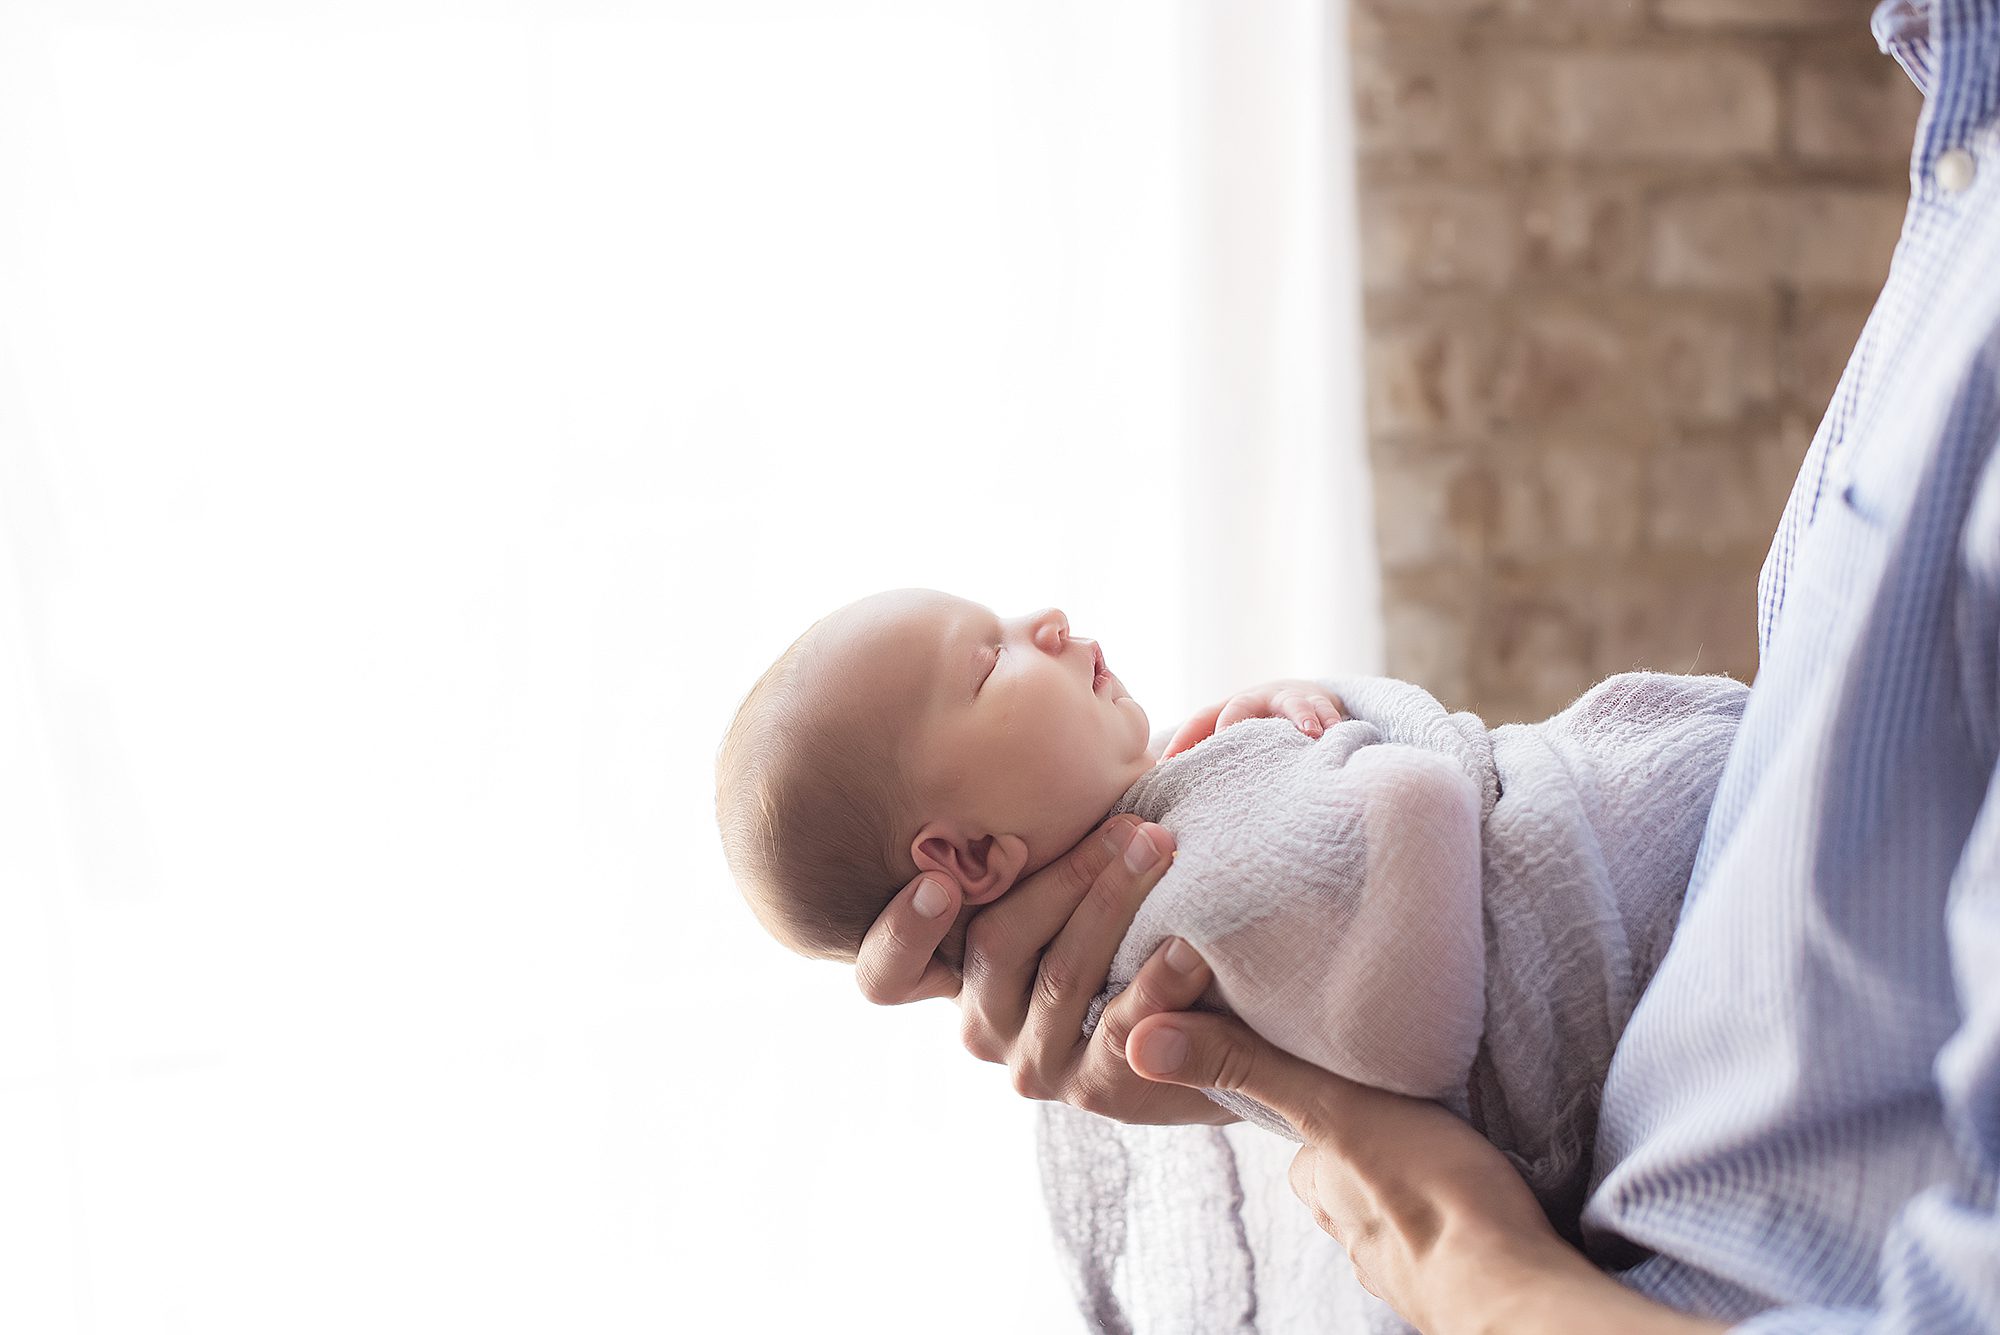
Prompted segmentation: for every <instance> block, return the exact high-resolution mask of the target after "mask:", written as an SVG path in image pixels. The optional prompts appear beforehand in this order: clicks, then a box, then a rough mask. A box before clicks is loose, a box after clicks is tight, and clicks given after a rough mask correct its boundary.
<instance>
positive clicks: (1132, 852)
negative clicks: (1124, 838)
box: [1125, 825, 1160, 871]
mask: <svg viewBox="0 0 2000 1335" xmlns="http://www.w3.org/2000/svg"><path fill="white" fill-rule="evenodd" d="M1159 860H1160V850H1159V849H1157V848H1155V847H1153V839H1152V836H1151V835H1149V834H1147V833H1146V827H1145V826H1143V825H1142V826H1140V827H1139V828H1138V829H1136V830H1134V831H1132V842H1131V843H1129V844H1127V845H1125V865H1126V866H1127V867H1129V868H1131V869H1132V870H1133V871H1144V870H1146V868H1148V867H1150V866H1152V865H1153V864H1154V863H1155V862H1158V861H1159Z"/></svg>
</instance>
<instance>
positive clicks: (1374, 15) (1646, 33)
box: [1350, 0, 1921, 721]
mask: <svg viewBox="0 0 2000 1335" xmlns="http://www.w3.org/2000/svg"><path fill="white" fill-rule="evenodd" d="M1350 3H1351V14H1352V22H1353V47H1352V50H1353V61H1354V93H1355V111H1356V131H1357V135H1356V138H1357V147H1358V152H1359V161H1358V171H1359V177H1358V187H1359V208H1360V217H1361V253H1362V266H1363V271H1364V285H1365V294H1364V311H1365V323H1366V333H1365V342H1366V347H1367V360H1368V367H1367V383H1368V403H1367V419H1368V434H1369V448H1370V456H1371V460H1372V463H1373V466H1374V471H1375V483H1376V518H1377V528H1378V533H1379V540H1380V547H1381V555H1382V566H1383V603H1384V609H1383V610H1384V614H1385V619H1386V623H1387V637H1388V638H1387V650H1388V670H1389V671H1390V672H1391V673H1394V674H1395V675H1398V676H1403V677H1408V678H1409V679H1411V680H1413V681H1417V682H1421V683H1423V684H1424V685H1426V686H1428V687H1429V688H1431V689H1432V690H1433V691H1435V692H1436V693H1437V694H1438V695H1439V696H1440V697H1441V698H1442V699H1444V700H1445V701H1446V702H1447V703H1449V704H1452V705H1453V706H1455V707H1465V708H1471V709H1475V710H1477V711H1479V712H1480V713H1481V714H1482V715H1484V716H1486V717H1487V718H1489V719H1492V720H1496V721H1497V720H1503V719H1512V718H1539V717H1542V716H1544V715H1546V714H1548V713H1549V712H1551V711H1552V710H1554V709H1556V708H1559V707H1560V706H1561V705H1563V704H1564V703H1565V702H1567V701H1568V700H1569V699H1571V698H1572V697H1573V696H1574V695H1575V694H1576V693H1577V691H1579V690H1580V689H1582V688H1583V687H1584V686H1586V685H1588V684H1589V683H1591V682H1592V681H1595V680H1598V679H1599V678H1601V677H1604V676H1606V675H1608V674H1610V673H1613V672H1621V671H1625V670H1628V669H1630V668H1634V667H1651V668H1658V669H1662V670H1666V671H1677V672H1685V671H1690V670H1692V671H1701V672H1727V673H1730V674H1731V675H1734V676H1737V677H1740V678H1741V679H1743V680H1746V681H1747V680H1749V679H1750V677H1751V676H1752V675H1754V673H1755V671H1756V582H1757V569H1758V566H1759V564H1760V563H1761V561H1762V558H1763V553H1764V548H1765V546H1766V544H1767V543H1768V541H1769V539H1770V535H1771V530H1772V528H1773V526H1774V525H1775V523H1776V521H1777V517H1778V513H1779V511H1780V510H1781V509H1782V508H1783V504H1784V498H1785V495H1786V492H1787V491H1788V489H1789V487H1790V485H1791V479H1792V476H1793V474H1794V472H1795V471H1796V470H1797V468H1798V463H1799V460H1800V459H1801V458H1802V457H1803V456H1804V454H1805V449H1806V446H1807V444H1808V443H1809V442H1810V441H1811V438H1812V432H1813V428H1814V427H1815V426H1816V425H1817V424H1818V421H1819V418H1820V415H1821V413H1822V412H1823V411H1824V409H1825V407H1826V404H1827V401H1828V399H1829V398H1830V397H1831V395H1832V391H1833V386H1834V382H1835V380H1836V379H1838V377H1839V374H1840V368H1841V366H1842V365H1843V364H1844V363H1845V361H1846V356H1847V352H1848V349H1849V348H1850V347H1851V346H1852V345H1853V341H1854V338H1855V335H1856V334H1857V333H1859V331H1860V328H1861V324H1862V321H1863V319H1864V318H1865V317H1866V315H1867V312H1868V308H1869V305H1870V303H1871V300H1872V298H1873V296H1874V294H1875V292H1876V290H1877V289H1878V288H1879V287H1880V285H1881V281H1882V278H1883V276H1884V274H1885V273H1886V272H1887V270H1888V263H1889V256H1890V252H1891V251H1892V250H1893V248H1894V246H1895V240H1896V233H1897V229H1898V227H1899V226H1900V224H1901V220H1902V213H1903V206H1904V203H1905V201H1906V199H1907V196H1908V163H1909V151H1910V143H1911V138H1912V135H1913V132H1914V129H1915V124H1916V116H1917V112H1918V109H1919V107H1920V105H1921V99H1920V98H1919V96H1918V94H1917V92H1916V89H1915V88H1914V87H1913V86H1911V84H1910V82H1909V80H1908V79H1907V77H1905V76H1904V74H1903V72H1902V71H1901V70H1900V69H1898V68H1897V67H1896V65H1895V63H1894V62H1893V61H1891V60H1890V59H1889V58H1888V57H1887V56H1884V55H1882V54H1880V53H1879V52H1878V51H1877V50H1876V49H1875V45H1874V42H1873V40H1872V39H1871V38H1870V36H1869V34H1868V26H1867V24H1868V15H1869V12H1870V9H1871V5H1869V4H1868V3H1865V2H1864V3H1853V2H1852V0H1844V2H1843V3H1832V2H1830V0H1650V3H1647V2H1645V0H1350Z"/></svg>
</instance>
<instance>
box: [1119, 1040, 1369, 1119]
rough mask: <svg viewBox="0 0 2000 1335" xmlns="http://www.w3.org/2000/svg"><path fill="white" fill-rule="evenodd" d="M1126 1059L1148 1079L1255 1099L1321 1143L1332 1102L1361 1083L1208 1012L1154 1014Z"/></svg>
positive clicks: (1128, 1046) (1130, 1042)
mask: <svg viewBox="0 0 2000 1335" xmlns="http://www.w3.org/2000/svg"><path fill="white" fill-rule="evenodd" d="M1125 1060H1126V1062H1127V1063H1128V1064H1129V1065H1130V1066H1131V1067H1132V1069H1133V1070H1134V1071H1136V1072H1138V1073H1139V1074H1140V1075H1142V1076H1144V1077H1145V1078H1146V1079H1148V1080H1157V1081H1161V1082H1163V1083H1166V1084H1173V1085H1191V1086H1193V1087H1194V1088H1196V1089H1221V1090H1227V1091H1229V1092H1230V1093H1233V1094H1242V1095H1246V1096H1248V1097H1249V1098H1253V1099H1255V1100H1257V1102H1259V1103H1261V1104H1263V1105H1264V1106H1265V1107H1266V1108H1269V1109H1270V1110H1271V1111H1273V1112H1275V1113H1277V1114H1278V1115H1279V1116H1281V1117H1283V1118H1284V1119H1285V1120H1286V1121H1288V1122H1290V1123H1291V1124H1292V1126H1293V1128H1294V1129H1295V1130H1297V1131H1298V1133H1299V1134H1300V1135H1301V1136H1302V1137H1304V1138H1305V1139H1306V1140H1307V1141H1310V1142H1312V1143H1315V1144H1318V1143H1322V1142H1323V1141H1324V1140H1325V1139H1326V1138H1327V1136H1328V1135H1329V1134H1330V1133H1331V1129H1332V1126H1333V1124H1334V1120H1335V1119H1334V1118H1333V1117H1332V1116H1331V1115H1330V1104H1332V1103H1333V1102H1337V1101H1338V1100H1339V1099H1340V1098H1341V1097H1342V1096H1343V1095H1344V1094H1345V1093H1346V1092H1347V1091H1348V1090H1351V1089H1354V1088H1357V1087H1356V1086H1355V1085H1353V1084H1352V1083H1351V1082H1350V1081H1348V1080H1345V1079H1343V1078H1342V1077H1340V1076H1337V1075H1335V1074H1334V1073H1333V1072H1331V1071H1327V1070H1323V1069H1322V1068H1320V1067H1317V1066H1314V1065H1313V1064H1312V1063H1311V1062H1308V1061H1302V1060H1300V1059H1299V1058H1297V1057H1294V1056H1293V1055H1292V1054H1291V1053H1289V1052H1286V1051H1285V1050H1284V1049H1283V1048H1281V1047H1279V1046H1278V1045H1277V1044H1275V1043H1272V1042H1270V1041H1269V1040H1268V1039H1265V1038H1263V1037H1262V1036H1260V1035H1259V1034H1258V1033H1257V1032H1256V1031H1255V1030H1253V1029H1251V1028H1250V1026H1248V1025H1246V1024H1244V1023H1243V1022H1242V1021H1241V1020H1235V1019H1231V1018H1229V1017H1227V1016H1222V1015H1209V1014H1206V1013H1201V1012H1192V1011H1190V1012H1182V1013H1179V1014H1173V1015H1149V1016H1147V1017H1146V1018H1145V1019H1143V1020H1141V1021H1140V1022H1139V1023H1137V1024H1135V1025H1133V1026H1132V1032H1131V1033H1130V1034H1128V1035H1127V1036H1126V1038H1125Z"/></svg>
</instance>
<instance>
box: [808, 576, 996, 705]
mask: <svg viewBox="0 0 2000 1335" xmlns="http://www.w3.org/2000/svg"><path fill="white" fill-rule="evenodd" d="M977 610H978V609H976V608H973V607H971V605H969V604H960V603H957V600H954V599H949V598H946V597H945V596H944V595H942V594H936V595H929V596H924V595H922V594H921V592H919V591H912V593H911V594H910V595H909V596H892V595H883V596H878V597H877V598H874V599H864V600H863V601H862V602H859V603H855V604H852V605H851V606H848V607H844V608H842V609H840V611H838V612H835V613H833V614H832V615H831V616H829V617H827V618H826V620H825V621H823V622H821V623H820V625H819V626H818V627H817V628H816V635H815V639H816V640H817V641H818V643H817V644H816V645H815V646H814V647H815V650H816V652H815V654H814V660H815V668H814V673H813V675H814V677H815V679H816V680H815V682H814V686H815V688H816V689H817V690H818V691H820V692H822V693H823V694H824V695H825V697H826V698H827V699H828V700H829V702H830V703H837V704H841V705H845V706H848V707H855V706H861V705H873V706H875V707H876V708H878V709H880V710H883V711H885V712H887V713H889V714H892V715H909V714H913V713H916V712H918V711H920V710H922V709H924V708H925V707H927V706H928V704H929V702H930V700H931V698H932V696H933V694H934V692H935V689H936V687H937V677H938V673H939V669H940V660H941V657H942V656H943V655H944V654H945V653H947V652H948V646H949V645H950V644H951V643H952V642H953V641H954V640H956V639H957V638H959V637H960V635H959V632H960V631H961V630H962V627H963V625H964V623H965V622H966V621H967V620H968V617H969V614H970V613H974V612H976V611H977Z"/></svg>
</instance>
